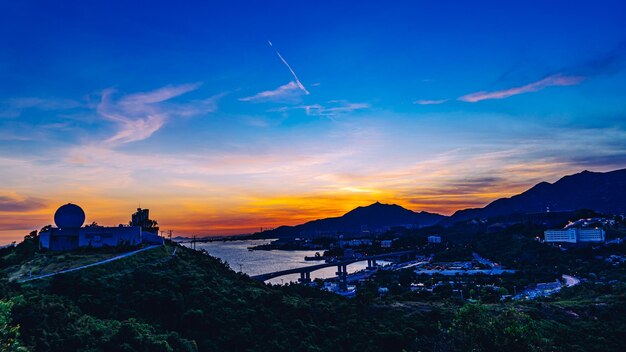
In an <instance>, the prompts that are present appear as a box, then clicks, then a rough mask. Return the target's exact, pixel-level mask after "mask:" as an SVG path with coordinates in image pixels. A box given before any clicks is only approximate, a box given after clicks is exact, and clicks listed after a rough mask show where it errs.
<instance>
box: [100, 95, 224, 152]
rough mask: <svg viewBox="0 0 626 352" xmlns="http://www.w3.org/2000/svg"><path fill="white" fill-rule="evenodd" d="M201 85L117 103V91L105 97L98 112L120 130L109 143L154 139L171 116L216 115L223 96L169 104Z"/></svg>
mask: <svg viewBox="0 0 626 352" xmlns="http://www.w3.org/2000/svg"><path fill="white" fill-rule="evenodd" d="M199 86H200V84H199V83H193V84H183V85H178V86H166V87H163V88H159V89H156V90H153V91H150V92H142V93H135V94H130V95H127V96H124V97H122V98H121V99H118V100H114V99H113V94H114V93H115V91H114V90H113V89H107V90H105V91H104V92H103V93H102V99H101V101H100V103H99V104H98V105H97V112H98V114H99V115H101V116H102V117H104V118H105V119H107V120H109V121H112V122H114V123H116V124H117V125H118V127H119V130H118V131H117V133H115V135H113V136H112V137H111V138H109V139H108V140H107V141H106V142H107V143H109V144H125V143H130V142H137V141H141V140H144V139H147V138H149V137H150V136H152V135H153V134H154V133H155V132H156V131H158V130H159V129H160V128H161V127H163V125H164V124H165V123H166V122H167V120H168V119H169V118H170V117H171V116H192V115H199V114H203V113H208V112H212V111H214V110H215V109H216V103H215V101H216V100H217V99H218V98H219V97H220V96H215V97H212V98H208V99H204V100H197V101H193V102H189V103H187V104H171V103H169V104H168V103H167V101H169V100H171V99H173V98H176V97H178V96H181V95H183V94H186V93H188V92H191V91H194V90H196V89H198V88H199Z"/></svg>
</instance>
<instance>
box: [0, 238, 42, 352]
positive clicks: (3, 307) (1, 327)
mask: <svg viewBox="0 0 626 352" xmlns="http://www.w3.org/2000/svg"><path fill="white" fill-rule="evenodd" d="M35 232H36V231H35ZM11 308H13V302H11V301H0V349H1V350H2V351H7V352H23V351H27V350H26V348H25V347H22V345H21V343H20V341H19V337H20V331H19V330H20V327H19V325H12V324H11Z"/></svg>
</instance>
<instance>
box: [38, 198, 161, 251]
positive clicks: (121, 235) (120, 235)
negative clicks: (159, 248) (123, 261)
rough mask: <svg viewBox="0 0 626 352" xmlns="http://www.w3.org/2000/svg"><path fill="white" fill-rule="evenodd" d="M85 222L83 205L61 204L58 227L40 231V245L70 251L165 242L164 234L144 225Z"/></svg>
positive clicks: (146, 211) (56, 214)
mask: <svg viewBox="0 0 626 352" xmlns="http://www.w3.org/2000/svg"><path fill="white" fill-rule="evenodd" d="M143 214H145V215H147V214H148V210H147V209H145V213H143ZM133 220H135V219H134V217H133ZM84 221H85V213H84V211H83V210H82V208H80V207H79V206H77V205H74V204H71V203H69V204H66V205H63V206H61V207H60V208H59V209H58V210H57V211H56V213H55V214H54V222H55V224H56V225H57V227H50V228H48V229H46V230H44V231H41V232H40V233H39V245H40V247H42V248H46V249H49V250H53V251H69V250H73V249H76V248H80V247H94V248H101V247H117V246H137V245H139V244H142V243H145V244H163V243H164V240H163V238H162V237H159V236H158V235H157V234H155V233H151V232H148V231H144V230H143V228H142V227H141V226H122V225H120V226H117V227H105V226H97V225H90V226H85V227H82V225H83V223H84ZM131 223H132V220H131Z"/></svg>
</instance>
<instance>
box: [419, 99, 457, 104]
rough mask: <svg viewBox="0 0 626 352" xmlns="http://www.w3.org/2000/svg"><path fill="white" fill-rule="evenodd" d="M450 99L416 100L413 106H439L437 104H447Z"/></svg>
mask: <svg viewBox="0 0 626 352" xmlns="http://www.w3.org/2000/svg"><path fill="white" fill-rule="evenodd" d="M448 100H449V99H439V100H428V99H422V100H416V101H414V102H413V104H419V105H437V104H443V103H445V102H447V101H448Z"/></svg>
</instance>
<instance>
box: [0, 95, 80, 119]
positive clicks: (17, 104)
mask: <svg viewBox="0 0 626 352" xmlns="http://www.w3.org/2000/svg"><path fill="white" fill-rule="evenodd" d="M80 106H81V103H79V102H78V101H75V100H71V99H44V98H38V97H20V98H11V99H7V100H5V101H3V102H2V103H0V117H18V116H20V115H21V113H22V111H23V110H25V109H38V110H45V111H50V110H67V109H73V108H77V107H80Z"/></svg>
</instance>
